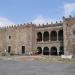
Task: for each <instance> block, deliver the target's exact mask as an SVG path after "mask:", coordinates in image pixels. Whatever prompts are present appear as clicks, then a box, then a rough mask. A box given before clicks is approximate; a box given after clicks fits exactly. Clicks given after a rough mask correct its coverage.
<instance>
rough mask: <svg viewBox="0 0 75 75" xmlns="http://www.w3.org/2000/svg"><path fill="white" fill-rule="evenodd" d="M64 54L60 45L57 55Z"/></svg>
mask: <svg viewBox="0 0 75 75" xmlns="http://www.w3.org/2000/svg"><path fill="white" fill-rule="evenodd" d="M63 54H64V47H63V46H60V47H59V55H63Z"/></svg>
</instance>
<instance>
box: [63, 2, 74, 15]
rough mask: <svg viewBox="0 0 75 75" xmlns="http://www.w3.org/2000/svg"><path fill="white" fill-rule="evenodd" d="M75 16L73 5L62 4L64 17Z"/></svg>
mask: <svg viewBox="0 0 75 75" xmlns="http://www.w3.org/2000/svg"><path fill="white" fill-rule="evenodd" d="M74 14H75V3H66V4H64V15H65V16H69V15H74Z"/></svg>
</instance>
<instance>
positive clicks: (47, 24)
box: [0, 15, 75, 29]
mask: <svg viewBox="0 0 75 75" xmlns="http://www.w3.org/2000/svg"><path fill="white" fill-rule="evenodd" d="M68 21H70V22H73V21H74V22H75V16H74V17H72V16H71V15H70V16H69V17H68V18H66V17H64V16H63V18H62V21H59V22H58V21H56V22H55V23H54V22H51V23H46V24H42V25H41V24H38V25H36V24H34V23H32V22H30V23H24V24H16V25H11V26H5V27H0V29H7V28H22V27H30V26H35V27H54V26H63V22H68Z"/></svg>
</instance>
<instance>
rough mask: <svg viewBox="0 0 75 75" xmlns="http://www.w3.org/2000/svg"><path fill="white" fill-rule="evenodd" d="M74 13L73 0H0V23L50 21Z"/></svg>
mask: <svg viewBox="0 0 75 75" xmlns="http://www.w3.org/2000/svg"><path fill="white" fill-rule="evenodd" d="M74 14H75V0H0V25H2V24H5V25H6V24H18V23H24V22H25V23H26V22H34V23H40V22H44V23H45V21H46V22H50V21H55V20H58V19H61V18H62V16H64V15H65V16H68V15H74Z"/></svg>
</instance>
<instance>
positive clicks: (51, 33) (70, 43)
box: [0, 16, 75, 55]
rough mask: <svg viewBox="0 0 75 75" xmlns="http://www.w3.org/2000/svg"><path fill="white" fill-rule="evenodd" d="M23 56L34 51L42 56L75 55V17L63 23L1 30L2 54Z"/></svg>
mask: <svg viewBox="0 0 75 75" xmlns="http://www.w3.org/2000/svg"><path fill="white" fill-rule="evenodd" d="M5 50H6V51H7V52H8V53H14V54H21V55H22V54H23V55H26V54H27V53H31V52H32V51H33V50H36V51H37V54H38V55H39V54H41V55H62V54H66V53H68V54H72V55H75V17H71V16H69V17H68V18H65V17H63V22H61V21H60V23H58V22H56V23H55V24H53V23H51V24H48V23H47V24H46V25H44V24H43V25H38V26H36V25H35V24H32V23H30V24H29V23H27V24H20V25H14V26H9V27H3V28H0V52H1V51H5Z"/></svg>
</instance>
